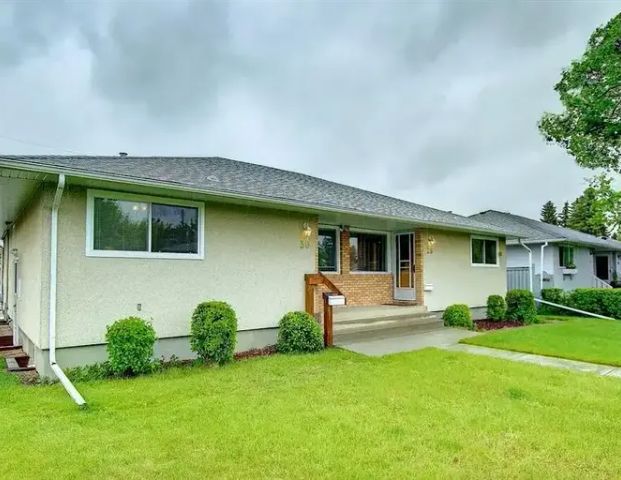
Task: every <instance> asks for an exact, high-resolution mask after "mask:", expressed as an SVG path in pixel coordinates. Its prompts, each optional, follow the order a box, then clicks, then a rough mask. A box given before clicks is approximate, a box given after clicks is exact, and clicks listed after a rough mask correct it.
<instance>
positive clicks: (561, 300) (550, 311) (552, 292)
mask: <svg viewBox="0 0 621 480" xmlns="http://www.w3.org/2000/svg"><path fill="white" fill-rule="evenodd" d="M541 299H542V300H545V301H547V302H552V303H558V304H559V305H569V295H568V293H567V292H566V291H565V290H563V289H562V288H544V289H542V290H541ZM539 313H541V314H543V315H571V312H570V311H569V310H563V309H562V308H557V307H553V306H551V305H545V304H540V305H539Z"/></svg>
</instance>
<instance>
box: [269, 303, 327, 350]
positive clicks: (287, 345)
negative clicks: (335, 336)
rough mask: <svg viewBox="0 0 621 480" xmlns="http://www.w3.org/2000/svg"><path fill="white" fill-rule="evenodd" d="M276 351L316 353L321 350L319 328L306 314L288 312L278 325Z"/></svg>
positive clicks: (321, 337) (321, 341)
mask: <svg viewBox="0 0 621 480" xmlns="http://www.w3.org/2000/svg"><path fill="white" fill-rule="evenodd" d="M277 348H278V351H279V352H281V353H307V352H318V351H319V350H321V349H322V348H323V335H322V333H321V327H320V326H319V324H318V323H317V322H316V321H315V318H314V317H313V316H312V315H310V314H309V313H306V312H289V313H287V314H286V315H285V316H284V317H282V319H281V320H280V323H279V324H278V344H277Z"/></svg>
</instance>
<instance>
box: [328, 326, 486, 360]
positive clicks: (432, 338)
mask: <svg viewBox="0 0 621 480" xmlns="http://www.w3.org/2000/svg"><path fill="white" fill-rule="evenodd" d="M474 335H478V333H477V332H471V331H469V330H462V329H460V328H444V327H442V328H439V329H436V330H432V331H429V332H416V333H412V334H408V335H398V336H392V337H384V338H372V339H369V340H364V341H359V342H351V343H342V344H337V346H339V347H341V348H344V349H346V350H351V351H352V352H356V353H361V354H363V355H369V356H372V357H381V356H382V355H389V354H391V353H399V352H411V351H414V350H422V349H423V348H428V347H437V348H446V347H450V346H454V345H456V344H457V342H459V341H460V340H461V339H462V338H466V337H472V336H474Z"/></svg>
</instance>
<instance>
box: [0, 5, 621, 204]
mask: <svg viewBox="0 0 621 480" xmlns="http://www.w3.org/2000/svg"><path fill="white" fill-rule="evenodd" d="M85 5H86V6H85ZM615 10H616V9H615V5H614V4H613V3H612V2H600V3H597V2H588V3H587V2H584V3H579V2H567V3H562V2H512V1H499V2H442V3H440V2H439V3H431V2H430V3H420V4H419V3H417V4H413V3H405V2H404V3H394V4H390V5H389V6H387V5H386V4H385V3H383V2H381V3H380V2H377V3H370V2H364V3H362V2H361V3H340V4H339V3H335V2H332V3H328V2H321V3H300V2H296V3H293V2H275V1H274V2H271V3H270V2H268V3H265V2H253V1H239V2H215V1H214V2H201V1H183V2H182V1H174V2H173V1H171V2H157V3H155V2H151V3H137V2H105V3H98V4H75V3H69V2H67V3H65V2H44V3H33V2H19V3H17V2H16V3H12V4H11V3H3V4H1V5H0V27H4V28H0V72H1V74H0V92H2V93H0V95H1V96H2V97H3V98H2V104H3V107H4V110H5V111H4V112H3V113H4V115H3V116H1V117H0V149H1V150H4V151H6V152H26V151H30V152H35V153H36V152H38V151H46V152H48V153H64V152H65V151H68V150H71V151H79V152H84V153H115V152H116V151H119V150H124V151H129V152H131V153H134V154H196V155H222V156H228V157H231V158H237V159H240V160H245V161H251V162H257V163H263V164H268V165H273V166H277V167H281V168H290V169H293V170H297V171H303V172H306V173H310V174H314V175H319V176H323V177H327V178H330V179H332V180H336V181H340V182H343V183H348V184H353V185H356V186H360V187H363V188H369V189H371V190H375V191H380V192H382V193H386V194H390V195H396V196H400V197H403V198H407V199H409V200H412V201H418V202H421V203H425V204H429V205H432V206H437V207H440V208H445V209H450V210H455V211H458V212H461V213H471V212H472V211H475V210H481V209H484V208H500V209H504V210H512V211H514V212H516V213H523V214H528V215H537V211H538V208H539V206H540V205H541V204H542V203H543V202H544V201H545V200H547V199H549V198H550V199H552V200H554V201H557V202H560V201H562V200H563V199H565V198H568V197H569V198H571V196H575V195H577V194H578V193H579V192H580V190H581V189H582V188H583V177H584V176H586V175H587V173H588V172H584V171H581V170H580V169H578V168H577V167H576V166H575V165H574V163H573V161H572V160H571V159H570V158H568V157H567V156H566V155H565V154H564V152H562V151H561V150H559V149H557V148H555V147H551V146H548V145H545V143H544V142H543V140H542V139H541V138H540V136H539V134H538V132H537V129H536V122H537V120H538V118H539V116H540V115H541V113H542V112H543V111H544V110H546V109H555V108H558V105H557V100H556V96H555V93H554V92H553V90H552V87H553V85H554V83H555V82H556V81H557V79H558V77H559V74H560V71H561V69H562V68H563V67H564V66H566V65H567V64H568V63H569V62H570V60H571V59H572V58H575V57H576V56H578V55H580V54H581V52H582V51H583V48H584V45H585V43H586V40H587V38H588V36H589V34H590V32H591V31H592V30H593V29H594V28H595V27H596V26H597V25H598V24H600V23H602V22H604V21H606V20H607V19H608V18H609V17H611V16H612V15H613V14H615V13H616V11H615ZM3 137H4V139H3ZM7 137H10V138H13V139H20V140H26V141H27V140H31V141H32V142H35V143H39V144H47V145H50V146H51V147H50V148H47V149H46V148H39V147H36V146H35V145H32V147H27V146H25V145H24V144H20V143H17V142H16V141H15V140H8V139H7Z"/></svg>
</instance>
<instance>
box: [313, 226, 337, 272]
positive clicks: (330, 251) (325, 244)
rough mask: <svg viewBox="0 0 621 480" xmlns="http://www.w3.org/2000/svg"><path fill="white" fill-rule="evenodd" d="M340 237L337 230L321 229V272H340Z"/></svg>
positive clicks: (318, 240) (318, 243) (319, 253)
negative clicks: (338, 260)
mask: <svg viewBox="0 0 621 480" xmlns="http://www.w3.org/2000/svg"><path fill="white" fill-rule="evenodd" d="M337 252H338V235H337V229H336V228H321V227H320V228H319V236H318V238H317V253H318V255H317V256H318V258H319V271H320V272H337V271H338V263H337V259H338V253H337Z"/></svg>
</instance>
